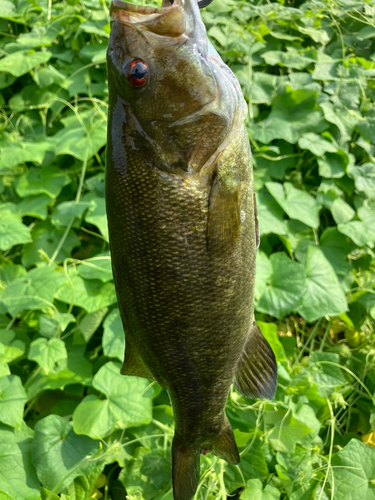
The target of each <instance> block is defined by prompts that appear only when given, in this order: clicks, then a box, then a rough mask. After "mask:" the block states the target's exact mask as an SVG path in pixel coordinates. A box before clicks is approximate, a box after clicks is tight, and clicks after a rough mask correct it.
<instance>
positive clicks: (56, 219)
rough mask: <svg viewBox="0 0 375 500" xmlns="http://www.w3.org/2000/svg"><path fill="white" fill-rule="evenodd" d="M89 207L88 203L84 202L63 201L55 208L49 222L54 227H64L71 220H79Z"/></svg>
mask: <svg viewBox="0 0 375 500" xmlns="http://www.w3.org/2000/svg"><path fill="white" fill-rule="evenodd" d="M90 206H91V204H90V202H86V201H78V202H76V201H64V202H63V203H60V205H57V206H56V208H55V210H54V211H53V213H52V216H51V222H52V224H53V225H54V226H56V227H66V226H68V225H69V224H70V223H71V221H72V220H73V219H75V218H76V219H80V218H81V217H82V215H83V213H84V212H85V210H87V209H88V208H89V207H90Z"/></svg>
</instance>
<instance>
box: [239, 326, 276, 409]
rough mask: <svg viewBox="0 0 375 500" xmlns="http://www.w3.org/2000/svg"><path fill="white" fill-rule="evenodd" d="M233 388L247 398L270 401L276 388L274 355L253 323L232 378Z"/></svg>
mask: <svg viewBox="0 0 375 500" xmlns="http://www.w3.org/2000/svg"><path fill="white" fill-rule="evenodd" d="M233 383H234V387H235V388H236V389H237V391H238V392H240V393H241V394H242V395H243V396H245V397H248V398H252V399H253V398H266V399H272V398H273V397H274V396H275V392H276V386H277V364H276V359H275V355H274V353H273V351H272V349H271V346H270V345H269V343H268V342H267V340H266V339H265V338H264V337H263V334H262V332H261V331H260V328H259V326H258V325H257V324H256V322H255V321H254V322H253V324H252V328H251V330H250V332H249V336H248V340H247V342H246V344H245V347H244V350H243V353H242V357H241V359H240V362H239V363H238V366H237V371H236V374H235V377H234V381H233Z"/></svg>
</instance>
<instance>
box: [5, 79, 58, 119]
mask: <svg viewBox="0 0 375 500" xmlns="http://www.w3.org/2000/svg"><path fill="white" fill-rule="evenodd" d="M58 98H59V97H58V96H57V95H56V94H54V93H52V92H50V91H49V90H40V89H38V88H37V87H36V86H35V85H27V86H26V87H24V88H23V89H22V90H21V92H19V93H18V94H15V95H14V96H12V97H11V98H10V99H9V106H10V109H11V110H12V111H13V112H14V113H20V112H21V111H24V110H26V109H43V108H49V107H50V106H51V105H52V104H53V103H54V102H55V101H56V100H57V99H58Z"/></svg>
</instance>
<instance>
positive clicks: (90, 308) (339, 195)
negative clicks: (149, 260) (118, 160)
mask: <svg viewBox="0 0 375 500" xmlns="http://www.w3.org/2000/svg"><path fill="white" fill-rule="evenodd" d="M202 15H203V18H204V21H205V22H206V25H207V29H208V33H209V36H210V38H211V40H212V41H213V43H214V44H215V46H216V47H217V49H218V51H219V52H220V53H221V55H222V57H223V58H224V60H225V61H226V62H227V63H228V64H229V65H230V67H231V68H232V69H233V71H234V72H235V74H236V75H237V77H238V79H239V81H240V83H241V85H242V87H243V90H244V95H245V96H246V98H247V100H248V103H249V115H248V118H247V123H246V125H247V127H248V131H249V137H250V140H251V143H252V149H253V155H254V164H255V169H254V176H255V187H256V191H257V200H258V211H259V219H260V228H261V245H260V251H259V253H258V260H257V266H258V268H257V281H256V293H255V295H256V317H257V320H258V322H259V325H260V327H261V329H262V331H263V333H264V335H265V336H266V337H267V339H268V340H269V341H270V343H271V345H272V347H273V349H274V351H275V354H276V356H277V360H278V364H279V386H278V390H277V394H276V398H275V400H274V401H249V400H245V399H244V398H242V397H241V396H239V394H237V393H236V392H235V391H233V392H232V393H231V394H230V397H229V399H228V405H227V413H228V416H229V418H230V420H231V423H232V425H233V428H234V429H235V436H236V441H237V443H238V446H239V449H240V451H241V464H240V466H238V467H235V466H231V465H227V464H225V463H224V462H222V461H220V460H218V459H216V458H214V457H213V456H210V455H206V456H205V457H202V460H201V462H202V464H201V466H202V471H201V472H202V475H201V483H200V486H199V490H198V492H197V496H196V498H197V499H199V500H215V499H225V498H227V494H229V495H231V497H232V495H233V497H234V498H237V499H238V498H240V499H241V500H249V499H257V500H258V499H262V500H277V499H283V500H284V499H289V500H309V499H317V500H328V499H335V500H344V499H348V498H351V499H352V500H370V499H374V498H375V449H374V446H375V406H374V393H375V376H374V366H375V365H374V363H375V360H374V354H375V350H374V340H375V336H374V331H373V323H372V322H373V320H374V319H375V291H374V290H375V288H374V276H375V274H374V246H375V158H374V153H375V139H374V137H375V106H374V97H375V58H374V54H375V4H374V2H373V1H371V2H365V1H356V0H340V1H336V2H334V1H329V2H328V1H327V2H320V1H318V0H310V1H306V2H302V1H299V0H294V1H289V2H286V3H283V2H282V1H280V3H276V2H274V3H271V2H268V1H267V2H266V1H263V0H261V1H260V2H257V3H255V2H254V3H251V2H250V1H247V0H244V1H238V0H225V1H224V0H214V2H213V3H212V4H211V5H210V7H209V8H208V9H206V10H205V11H204V12H203V13H202ZM109 31H110V26H109V14H108V5H107V4H106V3H105V1H104V0H81V1H80V2H78V1H77V0H66V1H64V2H52V1H51V0H13V1H9V0H0V32H1V33H0V35H1V40H0V48H1V56H2V57H1V59H0V92H1V93H0V103H1V105H2V110H1V130H0V148H1V159H0V174H1V175H0V196H1V202H2V203H1V205H0V249H1V251H2V255H1V260H0V282H1V286H0V323H1V325H0V327H1V330H0V499H1V500H3V499H4V500H39V499H43V500H46V499H48V500H57V499H61V500H84V499H88V498H96V499H98V498H101V497H102V496H104V498H105V499H112V500H119V499H123V498H124V496H125V492H126V495H127V498H129V499H131V500H135V499H137V500H140V499H142V498H143V499H145V500H159V499H160V500H161V499H163V500H171V499H172V493H171V490H170V487H171V458H170V442H171V438H172V436H173V415H172V410H171V407H170V404H169V400H168V397H167V395H166V393H165V392H164V391H161V389H160V388H158V387H157V386H156V385H149V384H148V382H147V381H145V380H143V379H138V378H135V377H127V378H124V377H122V376H121V375H120V373H119V370H120V366H121V361H122V360H123V350H124V336H123V333H122V327H121V322H120V318H119V312H118V308H117V305H116V297H115V290H114V285H113V279H112V274H111V267H110V255H109V251H108V232H107V225H106V216H105V204H104V148H105V143H106V133H105V130H106V113H107V98H108V92H107V85H106V68H105V50H106V44H107V39H108V36H109Z"/></svg>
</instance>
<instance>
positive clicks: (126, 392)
mask: <svg viewBox="0 0 375 500" xmlns="http://www.w3.org/2000/svg"><path fill="white" fill-rule="evenodd" d="M92 385H93V387H94V388H95V389H96V390H98V391H100V392H101V393H102V394H104V395H105V396H106V398H105V399H99V398H98V397H97V396H94V395H92V396H91V395H90V396H86V397H85V398H84V399H83V401H82V402H81V403H80V404H79V405H78V406H77V408H76V410H75V412H74V414H73V422H74V430H75V431H76V432H77V433H78V434H85V435H87V436H90V437H92V438H94V439H99V438H100V437H104V436H106V435H107V434H109V433H110V432H111V431H112V430H114V429H116V428H119V429H125V428H127V427H132V426H135V425H142V424H147V423H149V422H150V420H151V416H152V413H151V395H150V394H149V393H150V391H148V392H146V393H145V391H146V389H147V387H148V386H149V382H148V381H147V380H145V379H143V378H138V377H129V376H127V377H124V376H123V375H121V374H120V365H119V364H116V363H113V362H109V363H106V364H105V365H104V366H102V367H101V368H100V370H99V371H98V372H97V374H96V375H95V377H94V379H93V382H92Z"/></svg>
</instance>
